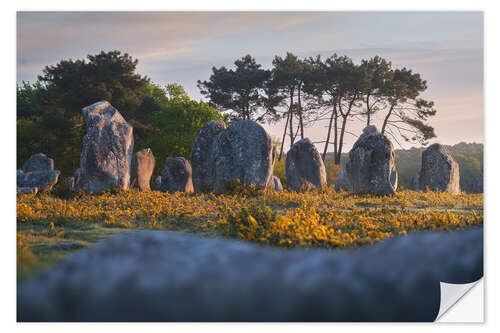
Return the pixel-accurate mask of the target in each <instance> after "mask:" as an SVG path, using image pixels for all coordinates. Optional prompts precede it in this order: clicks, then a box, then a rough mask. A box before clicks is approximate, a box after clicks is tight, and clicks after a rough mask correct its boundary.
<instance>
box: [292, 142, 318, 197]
mask: <svg viewBox="0 0 500 333" xmlns="http://www.w3.org/2000/svg"><path fill="white" fill-rule="evenodd" d="M285 165H286V182H287V184H288V186H289V187H290V188H291V189H292V190H295V191H298V190H300V189H301V188H302V186H306V187H307V188H322V187H323V186H326V170H325V165H324V163H323V160H322V159H321V156H320V154H319V152H318V150H317V149H316V147H315V146H314V145H313V143H312V142H311V140H309V138H304V139H302V140H299V141H297V142H295V143H294V144H293V146H292V148H291V149H290V150H289V151H288V153H287V154H286V163H285Z"/></svg>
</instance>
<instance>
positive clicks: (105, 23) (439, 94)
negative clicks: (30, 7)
mask: <svg viewBox="0 0 500 333" xmlns="http://www.w3.org/2000/svg"><path fill="white" fill-rule="evenodd" d="M101 50H104V51H110V50H121V51H123V52H127V53H129V54H131V55H132V56H134V57H136V58H138V59H139V65H138V72H139V73H141V74H143V75H147V76H148V77H149V78H151V80H152V81H153V82H154V83H157V84H160V85H165V84H167V83H171V82H176V83H180V84H182V85H183V86H184V87H185V89H186V91H187V92H188V94H189V95H190V96H191V97H192V98H195V99H200V98H202V96H201V95H200V93H199V90H198V88H197V87H196V81H197V80H198V79H202V80H205V79H208V77H209V76H210V72H211V67H212V66H217V67H218V66H222V65H224V66H226V67H228V66H231V64H232V63H233V62H234V60H236V59H237V58H240V57H241V56H243V55H245V54H251V55H252V56H254V57H255V58H256V59H257V61H258V62H259V63H261V64H262V65H263V66H264V67H265V68H270V66H271V61H272V58H273V57H274V55H281V56H284V55H285V54H286V52H287V51H289V52H292V53H295V54H296V55H299V56H301V57H305V56H314V55H317V54H321V55H322V56H329V55H331V54H333V53H334V52H336V53H338V54H342V55H343V54H345V55H348V56H350V57H351V58H352V59H353V60H354V61H356V62H358V61H360V60H361V59H363V58H370V57H373V56H375V55H379V56H382V57H384V58H386V59H388V60H390V61H392V63H393V66H395V67H407V68H411V69H413V70H414V71H415V72H418V73H420V74H421V75H422V77H423V78H424V79H425V80H427V83H428V90H427V91H426V92H425V94H424V95H423V97H425V98H428V99H431V100H433V101H434V102H435V106H436V109H437V111H438V113H437V115H436V116H435V117H434V118H433V119H432V121H431V124H432V125H433V126H434V127H435V129H436V134H437V136H438V138H437V140H434V141H433V142H441V143H444V144H455V143H458V142H461V141H465V142H483V137H484V133H483V119H484V116H483V14H482V13H481V12H287V13H285V12H246V13H245V12H177V13H175V12H170V13H169V12H152V13H148V12H135V13H134V12H121V13H117V12H104V13H103V12H56V13H50V12H43V13H37V12H19V13H18V15H17V82H18V83H20V82H22V81H23V80H24V81H31V82H33V81H34V80H36V77H37V75H38V74H40V73H41V71H42V69H43V67H44V66H46V65H50V64H55V63H57V62H58V61H60V60H61V59H69V58H72V59H81V58H85V57H86V55H88V54H95V53H99V52H100V51H101ZM283 126H284V123H282V124H275V125H265V127H266V128H267V129H268V130H269V131H270V132H271V134H272V135H273V136H275V137H280V136H281V133H282V128H283ZM352 130H353V131H354V132H359V131H360V130H361V129H360V128H356V127H355V126H354V127H353V128H352ZM325 131H326V129H325V128H324V124H318V125H316V126H315V127H310V128H307V129H306V136H309V137H310V138H311V139H312V140H313V141H320V140H323V138H324V133H325ZM354 140H355V138H349V140H348V142H347V148H350V146H351V145H352V143H353V141H354ZM396 147H397V146H396ZM405 147H408V146H407V145H405ZM318 148H321V145H318Z"/></svg>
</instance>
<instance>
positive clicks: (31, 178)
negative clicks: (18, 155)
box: [16, 153, 61, 194]
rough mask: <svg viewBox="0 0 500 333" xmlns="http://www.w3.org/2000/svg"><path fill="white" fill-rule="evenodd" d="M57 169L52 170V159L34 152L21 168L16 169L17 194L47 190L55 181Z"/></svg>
mask: <svg viewBox="0 0 500 333" xmlns="http://www.w3.org/2000/svg"><path fill="white" fill-rule="evenodd" d="M60 174H61V173H60V172H59V171H58V170H54V160H53V159H51V158H49V157H47V156H46V155H45V154H41V153H40V154H35V155H32V156H30V158H29V159H28V160H27V161H26V162H25V163H24V165H23V170H17V180H16V182H17V192H18V194H32V193H37V192H41V193H43V192H47V191H50V190H51V189H52V187H53V186H54V185H55V184H56V183H57V180H58V179H59V175H60Z"/></svg>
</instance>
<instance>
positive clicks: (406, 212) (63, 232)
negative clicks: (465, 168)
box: [17, 188, 483, 281]
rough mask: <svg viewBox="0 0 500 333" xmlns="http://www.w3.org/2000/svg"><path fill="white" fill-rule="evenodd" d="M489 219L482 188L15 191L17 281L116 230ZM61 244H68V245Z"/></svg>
mask: <svg viewBox="0 0 500 333" xmlns="http://www.w3.org/2000/svg"><path fill="white" fill-rule="evenodd" d="M482 224H483V195H482V194H465V193H462V194H459V195H451V194H448V193H437V192H413V191H400V192H397V193H396V195H394V196H385V197H379V196H372V195H360V194H354V193H351V192H340V193H337V192H335V191H333V190H331V189H327V188H325V189H323V190H321V191H307V192H302V193H297V192H289V191H282V192H272V191H270V192H267V191H266V192H263V191H260V190H257V189H255V188H246V189H241V188H233V189H232V190H231V192H229V193H226V194H222V195H215V194H211V193H210V194H185V193H175V194H168V193H160V192H137V191H108V192H105V193H101V194H98V195H91V194H88V193H83V192H79V193H74V194H71V195H66V196H64V197H57V196H54V195H49V194H42V195H36V196H35V195H21V196H19V197H18V198H17V272H18V281H24V280H26V279H28V278H31V277H34V276H37V275H38V274H39V273H41V272H43V271H45V270H46V269H48V268H50V267H52V266H53V265H55V264H56V263H58V262H59V261H60V260H62V259H63V258H64V257H66V256H67V255H69V254H71V253H74V252H75V251H78V250H79V249H81V248H85V247H88V246H91V245H92V244H94V243H96V242H98V241H100V240H103V239H105V238H107V237H109V236H111V235H114V234H117V233H121V232H130V231H134V230H144V229H154V230H174V231H179V232H188V233H198V234H204V235H207V236H215V235H223V236H228V237H234V238H238V239H243V240H246V241H253V242H259V243H264V244H268V245H271V246H277V247H285V248H289V247H296V246H302V247H326V248H346V247H356V246H364V245H369V244H373V243H376V242H378V241H381V240H383V239H385V238H388V237H391V236H394V235H405V234H407V233H409V232H415V231H423V230H450V231H451V230H456V229H463V228H468V227H472V226H479V225H482ZM61 244H62V245H61Z"/></svg>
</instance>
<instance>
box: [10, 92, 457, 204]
mask: <svg viewBox="0 0 500 333" xmlns="http://www.w3.org/2000/svg"><path fill="white" fill-rule="evenodd" d="M82 113H83V117H84V119H85V123H86V130H87V132H86V134H85V136H84V138H83V148H82V154H81V156H80V168H78V169H77V170H76V171H75V173H74V176H73V177H71V178H70V179H69V180H68V183H69V184H68V185H69V187H70V189H71V190H77V189H83V190H87V191H90V192H99V191H102V190H107V189H110V188H121V189H129V188H137V189H139V190H141V191H149V190H151V189H152V190H157V191H162V192H178V191H180V192H193V191H195V192H201V191H207V190H214V191H215V192H216V193H220V192H222V190H223V186H224V184H225V183H226V182H228V181H231V180H234V179H239V181H240V182H241V184H242V185H244V186H247V185H250V184H253V185H255V186H258V187H261V188H264V189H272V190H278V191H279V190H282V189H283V186H282V184H281V181H280V179H279V178H278V177H276V176H274V175H273V170H274V164H275V161H276V156H277V152H276V148H275V146H274V144H273V143H272V140H271V137H270V136H269V134H268V133H267V132H266V131H265V129H264V128H263V127H262V126H261V125H259V124H258V123H256V122H254V121H251V120H241V121H237V122H235V123H233V124H232V125H231V126H229V127H227V128H226V125H225V124H224V123H223V122H221V121H210V122H208V123H207V124H206V125H205V126H204V127H203V128H202V129H201V130H200V132H199V133H198V135H197V137H196V138H195V141H194V144H193V147H192V154H191V163H192V165H191V164H190V163H189V162H188V161H187V160H186V159H184V158H183V157H167V158H166V160H165V168H164V169H163V171H162V173H161V175H160V176H158V177H157V178H156V179H155V180H154V181H153V183H152V186H151V185H150V184H151V176H152V174H153V170H154V167H155V158H154V156H153V153H152V151H151V149H149V148H147V149H143V150H141V151H139V152H137V153H136V154H133V148H134V137H133V133H132V132H133V128H132V126H130V125H129V124H128V123H127V122H126V121H125V119H124V118H123V117H122V115H121V114H120V113H119V112H118V110H117V109H115V108H114V107H113V106H112V105H111V104H110V103H109V102H107V101H101V102H97V103H95V104H92V105H90V106H87V107H85V108H83V109H82ZM53 169H54V161H53V160H52V159H50V158H48V157H47V156H45V155H44V154H36V155H33V156H31V157H30V159H29V160H28V161H27V162H26V163H25V165H24V166H23V170H18V174H17V186H18V190H19V191H18V193H33V192H37V191H39V192H44V191H48V190H50V189H51V188H52V186H54V185H55V184H56V182H57V179H58V176H59V174H60V173H59V171H57V170H53ZM397 178H398V177H397V171H396V167H395V163H394V148H393V146H392V143H391V142H390V141H389V140H388V139H387V137H386V136H384V135H383V134H381V133H380V132H378V131H377V128H376V127H375V126H368V127H366V128H365V129H364V130H363V133H362V135H361V136H360V137H359V139H358V140H357V141H356V143H355V144H354V146H353V148H352V149H351V151H350V152H349V161H348V162H347V164H346V165H345V167H344V168H342V169H341V171H340V173H339V175H338V177H337V181H336V182H335V188H336V189H337V190H339V189H343V190H347V191H355V192H361V193H372V194H379V195H387V194H394V191H395V190H396V188H397ZM286 179H287V183H288V187H289V188H290V189H292V190H295V191H297V190H300V189H301V188H304V187H305V188H322V187H324V186H326V185H327V183H326V170H325V165H324V163H323V160H322V158H321V156H320V154H319V152H318V150H317V149H316V148H315V146H314V144H313V143H312V142H311V140H310V139H308V138H304V139H302V140H300V141H297V142H296V143H295V144H293V145H292V147H291V149H290V151H289V152H288V153H287V155H286ZM414 184H415V185H414V187H413V189H414V190H420V189H427V188H429V189H431V190H436V191H447V192H450V193H458V192H460V188H459V170H458V164H457V163H456V162H455V160H454V159H453V157H452V156H451V155H450V154H449V152H447V151H446V149H445V148H444V147H443V146H441V145H439V144H434V145H432V146H430V147H429V148H428V149H427V150H425V151H424V152H423V154H422V168H421V170H420V172H419V173H417V175H415V177H414Z"/></svg>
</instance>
